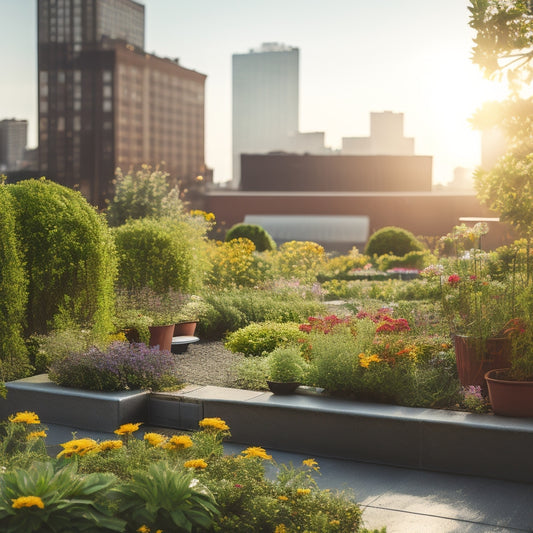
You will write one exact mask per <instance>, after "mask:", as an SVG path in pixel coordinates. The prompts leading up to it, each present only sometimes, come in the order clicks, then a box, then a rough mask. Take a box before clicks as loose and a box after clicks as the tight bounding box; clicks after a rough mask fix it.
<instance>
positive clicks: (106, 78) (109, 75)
mask: <svg viewBox="0 0 533 533" xmlns="http://www.w3.org/2000/svg"><path fill="white" fill-rule="evenodd" d="M102 81H103V82H104V83H111V82H112V81H113V72H112V71H111V70H104V71H103V72H102Z"/></svg>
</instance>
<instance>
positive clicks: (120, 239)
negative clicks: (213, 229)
mask: <svg viewBox="0 0 533 533" xmlns="http://www.w3.org/2000/svg"><path fill="white" fill-rule="evenodd" d="M188 230H189V228H188V227H187V224H186V223H185V222H179V221H173V220H170V219H149V218H144V219H138V220H128V222H126V223H125V224H124V225H122V226H119V227H118V228H114V230H113V232H114V236H115V244H116V247H117V253H118V261H119V276H118V284H119V285H120V286H121V287H122V288H125V289H129V290H132V289H142V288H144V287H149V288H150V289H152V290H154V291H156V292H158V293H164V292H167V291H168V290H169V289H174V290H176V291H182V292H188V291H189V289H190V285H191V283H192V279H193V272H192V269H193V263H194V258H193V247H192V242H191V240H190V239H189V238H188V235H189V232H188Z"/></svg>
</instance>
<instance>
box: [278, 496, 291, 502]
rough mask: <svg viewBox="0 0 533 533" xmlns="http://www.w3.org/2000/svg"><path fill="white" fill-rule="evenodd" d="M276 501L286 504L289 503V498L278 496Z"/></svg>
mask: <svg viewBox="0 0 533 533" xmlns="http://www.w3.org/2000/svg"><path fill="white" fill-rule="evenodd" d="M278 500H279V501H280V502H288V501H289V498H287V496H283V495H282V496H278Z"/></svg>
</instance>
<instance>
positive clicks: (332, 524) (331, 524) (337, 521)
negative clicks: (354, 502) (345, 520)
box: [329, 520, 341, 526]
mask: <svg viewBox="0 0 533 533" xmlns="http://www.w3.org/2000/svg"><path fill="white" fill-rule="evenodd" d="M329 525H330V526H340V525H341V521H340V520H331V522H330V523H329Z"/></svg>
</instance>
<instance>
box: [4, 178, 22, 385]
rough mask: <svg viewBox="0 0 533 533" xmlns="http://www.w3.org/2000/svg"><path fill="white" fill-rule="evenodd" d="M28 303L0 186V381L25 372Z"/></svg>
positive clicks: (10, 219)
mask: <svg viewBox="0 0 533 533" xmlns="http://www.w3.org/2000/svg"><path fill="white" fill-rule="evenodd" d="M27 300H28V292H27V279H26V276H25V273H24V267H23V265H22V260H21V257H20V253H19V249H18V246H17V236H16V233H15V213H14V210H13V205H12V199H11V196H10V195H9V193H8V192H7V188H6V186H5V185H2V184H0V309H1V312H0V380H1V381H10V380H12V379H17V378H20V377H24V376H25V375H26V373H27V370H28V366H29V360H28V352H27V349H26V346H25V344H24V340H23V338H22V330H23V322H24V313H25V310H26V302H27Z"/></svg>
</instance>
